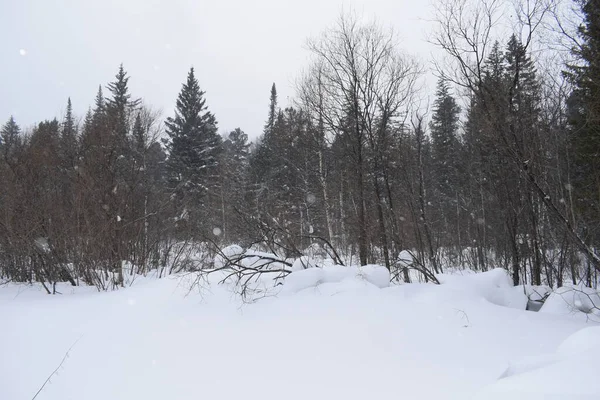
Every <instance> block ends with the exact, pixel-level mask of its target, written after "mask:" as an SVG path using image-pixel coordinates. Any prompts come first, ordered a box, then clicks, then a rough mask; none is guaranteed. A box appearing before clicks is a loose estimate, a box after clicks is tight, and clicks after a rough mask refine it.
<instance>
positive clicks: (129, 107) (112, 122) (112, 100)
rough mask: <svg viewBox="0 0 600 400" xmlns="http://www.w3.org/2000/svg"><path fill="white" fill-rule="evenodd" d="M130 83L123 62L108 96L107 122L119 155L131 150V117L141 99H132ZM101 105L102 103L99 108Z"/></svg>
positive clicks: (109, 88)
mask: <svg viewBox="0 0 600 400" xmlns="http://www.w3.org/2000/svg"><path fill="white" fill-rule="evenodd" d="M128 83H129V77H128V76H127V72H125V69H124V68H123V64H121V65H120V66H119V71H118V72H117V74H116V75H115V81H113V82H111V83H109V84H108V86H107V88H108V90H109V92H110V94H111V97H108V98H106V116H107V124H108V127H109V129H110V131H111V135H112V140H113V144H112V145H113V146H115V149H117V151H118V152H119V155H126V154H127V151H128V150H129V149H128V144H127V140H128V134H129V126H130V118H131V115H132V113H133V111H134V110H135V109H136V108H137V107H138V106H139V105H140V100H139V99H136V100H131V94H130V93H129V86H128ZM100 94H101V93H99V95H100ZM100 106H101V104H100V105H98V106H97V108H100Z"/></svg>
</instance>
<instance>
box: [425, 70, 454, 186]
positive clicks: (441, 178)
mask: <svg viewBox="0 0 600 400" xmlns="http://www.w3.org/2000/svg"><path fill="white" fill-rule="evenodd" d="M459 116H460V107H459V106H458V104H457V103H456V100H455V99H454V97H452V95H451V94H450V88H449V87H448V83H447V82H445V81H443V80H440V81H438V86H437V92H436V99H435V102H434V108H433V115H432V117H431V123H430V124H429V126H430V130H431V139H432V143H431V144H432V153H433V154H432V156H433V163H434V164H433V168H434V171H433V172H434V174H435V179H436V181H437V182H438V190H440V192H441V193H442V195H445V196H450V197H454V188H455V187H456V186H457V182H456V179H457V174H458V151H459V148H458V147H459V141H458V122H459Z"/></svg>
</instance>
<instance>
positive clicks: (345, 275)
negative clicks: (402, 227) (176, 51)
mask: <svg viewBox="0 0 600 400" xmlns="http://www.w3.org/2000/svg"><path fill="white" fill-rule="evenodd" d="M294 265H296V263H294ZM292 270H293V272H292V273H291V274H289V275H288V276H287V277H286V278H285V284H284V285H283V290H282V293H289V294H292V293H298V292H300V291H303V290H305V289H309V288H316V287H318V286H319V285H322V284H327V283H341V282H344V281H351V280H358V281H364V282H367V283H369V284H370V285H372V286H375V287H377V288H385V287H388V286H389V285H390V273H389V271H388V270H387V268H385V267H382V266H380V265H365V266H363V267H344V266H341V265H332V266H325V267H323V268H308V269H294V267H292Z"/></svg>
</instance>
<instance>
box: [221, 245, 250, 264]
mask: <svg viewBox="0 0 600 400" xmlns="http://www.w3.org/2000/svg"><path fill="white" fill-rule="evenodd" d="M243 254H244V249H242V247H241V246H238V245H237V244H232V245H231V246H227V247H225V248H223V249H222V250H221V252H220V253H219V254H217V255H216V256H215V260H214V265H215V268H223V267H224V266H225V265H226V264H227V263H228V262H229V261H230V260H233V259H236V258H238V257H240V256H241V255H243Z"/></svg>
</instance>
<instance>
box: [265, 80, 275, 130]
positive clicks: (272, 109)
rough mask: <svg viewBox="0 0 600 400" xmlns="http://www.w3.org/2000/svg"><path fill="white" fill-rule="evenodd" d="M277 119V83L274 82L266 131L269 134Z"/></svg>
mask: <svg viewBox="0 0 600 400" xmlns="http://www.w3.org/2000/svg"><path fill="white" fill-rule="evenodd" d="M276 119H277V88H276V87H275V83H274V82H273V86H271V97H270V98H269V116H268V118H267V122H266V124H265V130H264V133H265V134H268V133H269V132H270V131H271V130H272V129H273V127H274V126H275V121H276Z"/></svg>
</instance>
